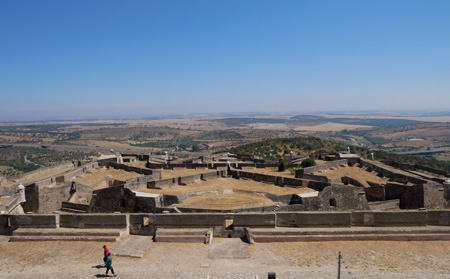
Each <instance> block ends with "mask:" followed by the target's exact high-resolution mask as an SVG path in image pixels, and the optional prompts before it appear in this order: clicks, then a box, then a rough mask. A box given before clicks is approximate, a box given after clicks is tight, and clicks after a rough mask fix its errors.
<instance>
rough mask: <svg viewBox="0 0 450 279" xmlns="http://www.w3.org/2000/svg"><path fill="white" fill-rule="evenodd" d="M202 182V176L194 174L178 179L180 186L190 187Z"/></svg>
mask: <svg viewBox="0 0 450 279" xmlns="http://www.w3.org/2000/svg"><path fill="white" fill-rule="evenodd" d="M200 180H201V175H200V174H194V175H189V176H180V177H178V184H179V185H188V184H192V183H197V182H199V181H200Z"/></svg>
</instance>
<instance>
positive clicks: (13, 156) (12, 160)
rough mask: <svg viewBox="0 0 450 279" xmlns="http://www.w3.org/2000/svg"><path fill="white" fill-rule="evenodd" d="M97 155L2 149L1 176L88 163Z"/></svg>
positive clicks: (43, 149) (11, 148) (37, 149)
mask: <svg viewBox="0 0 450 279" xmlns="http://www.w3.org/2000/svg"><path fill="white" fill-rule="evenodd" d="M97 155H98V154H97V153H96V152H80V151H56V150H53V149H48V148H33V147H9V148H0V175H7V176H11V175H19V174H23V173H26V172H30V171H33V170H36V169H39V168H41V167H49V166H54V165H58V164H62V163H65V162H71V161H74V160H76V161H78V160H80V161H88V160H90V157H91V156H97Z"/></svg>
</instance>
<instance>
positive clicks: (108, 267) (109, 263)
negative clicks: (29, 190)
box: [106, 253, 117, 277]
mask: <svg viewBox="0 0 450 279" xmlns="http://www.w3.org/2000/svg"><path fill="white" fill-rule="evenodd" d="M109 270H111V273H112V274H113V275H114V277H116V276H117V274H115V273H114V268H113V267H112V258H111V253H108V256H107V257H106V276H108V271H109Z"/></svg>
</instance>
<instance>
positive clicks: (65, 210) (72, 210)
mask: <svg viewBox="0 0 450 279" xmlns="http://www.w3.org/2000/svg"><path fill="white" fill-rule="evenodd" d="M59 211H60V212H62V213H63V214H64V213H66V212H70V213H87V211H86V210H79V209H75V208H69V207H62V208H61V209H60V210H59Z"/></svg>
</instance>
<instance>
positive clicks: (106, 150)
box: [0, 143, 211, 156]
mask: <svg viewBox="0 0 450 279" xmlns="http://www.w3.org/2000/svg"><path fill="white" fill-rule="evenodd" d="M0 145H11V144H10V143H9V144H2V143H0ZM12 146H17V147H35V148H41V147H42V146H46V147H47V148H51V149H56V150H67V151H95V152H101V153H110V152H111V149H113V150H114V151H118V152H120V153H133V154H148V153H150V152H155V151H154V150H151V149H147V148H118V147H105V146H99V147H97V146H85V145H68V144H51V145H48V144H37V143H13V144H12ZM169 154H173V155H184V154H188V155H190V156H209V155H211V152H188V151H176V152H169Z"/></svg>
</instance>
